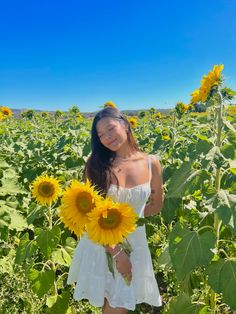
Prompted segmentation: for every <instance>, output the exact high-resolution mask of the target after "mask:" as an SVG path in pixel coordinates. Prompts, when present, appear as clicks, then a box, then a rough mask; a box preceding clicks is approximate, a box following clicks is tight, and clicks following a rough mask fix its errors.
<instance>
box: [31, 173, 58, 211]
mask: <svg viewBox="0 0 236 314" xmlns="http://www.w3.org/2000/svg"><path fill="white" fill-rule="evenodd" d="M31 188H32V195H33V197H35V198H36V201H37V202H38V203H39V204H42V205H51V204H52V202H55V201H56V200H57V198H58V196H59V194H60V192H61V188H60V182H59V181H58V180H57V179H55V178H53V177H49V176H48V175H43V176H39V177H38V178H36V180H34V182H33V183H32V186H31Z"/></svg>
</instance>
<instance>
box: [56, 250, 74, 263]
mask: <svg viewBox="0 0 236 314" xmlns="http://www.w3.org/2000/svg"><path fill="white" fill-rule="evenodd" d="M52 260H53V261H54V262H56V263H58V264H60V265H65V266H70V262H71V257H70V255H69V253H67V251H66V250H65V249H64V248H60V249H57V250H55V251H54V252H52Z"/></svg>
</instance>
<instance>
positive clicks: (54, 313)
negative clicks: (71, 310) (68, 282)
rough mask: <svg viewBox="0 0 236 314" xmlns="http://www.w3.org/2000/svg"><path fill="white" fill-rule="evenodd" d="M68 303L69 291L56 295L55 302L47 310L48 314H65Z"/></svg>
mask: <svg viewBox="0 0 236 314" xmlns="http://www.w3.org/2000/svg"><path fill="white" fill-rule="evenodd" d="M69 301H70V291H64V292H63V293H62V294H61V295H58V297H57V300H56V302H55V303H54V304H53V306H52V307H51V309H50V310H49V313H50V314H66V312H67V310H68V307H69Z"/></svg>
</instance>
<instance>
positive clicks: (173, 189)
mask: <svg viewBox="0 0 236 314" xmlns="http://www.w3.org/2000/svg"><path fill="white" fill-rule="evenodd" d="M191 165H192V162H184V163H183V164H182V165H181V167H180V168H179V169H178V170H176V171H175V173H174V175H173V176H172V178H171V180H170V183H169V188H168V193H167V194H166V197H167V198H171V197H172V198H179V197H182V196H184V194H185V191H186V189H187V188H188V187H189V185H190V183H191V181H192V180H193V179H194V178H195V177H196V175H197V174H198V173H199V172H200V170H193V169H191Z"/></svg>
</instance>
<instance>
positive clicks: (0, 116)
mask: <svg viewBox="0 0 236 314" xmlns="http://www.w3.org/2000/svg"><path fill="white" fill-rule="evenodd" d="M1 120H4V114H3V113H1V111H0V121H1Z"/></svg>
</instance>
